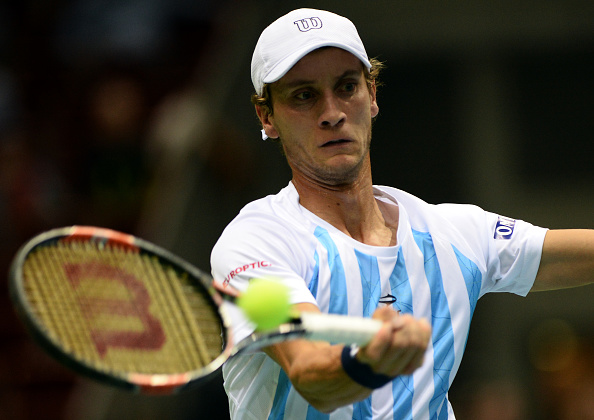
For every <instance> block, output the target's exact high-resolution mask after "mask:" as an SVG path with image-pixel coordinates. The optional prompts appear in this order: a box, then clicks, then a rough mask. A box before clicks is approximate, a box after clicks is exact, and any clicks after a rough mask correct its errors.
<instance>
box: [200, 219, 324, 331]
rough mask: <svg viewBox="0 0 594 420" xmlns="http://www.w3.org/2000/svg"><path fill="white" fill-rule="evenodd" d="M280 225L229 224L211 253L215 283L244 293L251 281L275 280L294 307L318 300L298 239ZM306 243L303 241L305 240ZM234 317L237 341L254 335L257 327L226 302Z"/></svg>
mask: <svg viewBox="0 0 594 420" xmlns="http://www.w3.org/2000/svg"><path fill="white" fill-rule="evenodd" d="M292 235H294V234H293V233H292V232H291V231H289V230H288V229H286V228H284V227H283V226H282V225H281V224H280V223H277V222H275V221H273V220H266V222H265V223H262V221H260V223H251V221H249V220H246V221H243V222H241V221H240V222H239V223H234V224H232V225H230V226H229V227H228V228H227V229H226V230H225V231H224V232H223V234H222V235H221V237H220V238H219V240H218V241H217V243H216V245H215V246H214V248H213V251H212V253H211V269H212V275H213V278H214V279H215V281H217V282H219V283H220V284H221V285H222V286H223V288H224V287H233V288H235V289H237V290H239V291H240V292H241V291H245V290H246V288H247V286H248V284H249V281H250V279H252V278H274V279H276V280H278V281H281V282H282V283H284V284H285V285H286V286H287V288H288V289H289V293H290V301H291V303H292V304H297V303H304V302H307V303H312V304H314V305H315V304H316V302H315V299H314V297H313V295H312V294H311V292H310V291H309V289H308V288H307V286H306V282H305V276H306V275H307V271H308V270H307V265H306V259H304V258H303V257H304V255H305V252H304V250H303V247H302V246H297V243H299V242H296V241H297V239H296V238H294V237H293V236H292ZM302 242H303V241H302ZM225 305H226V310H227V311H228V313H229V315H230V317H231V325H232V328H233V335H234V339H235V341H236V342H239V341H241V340H242V339H243V338H245V337H247V336H248V335H249V334H251V333H252V332H253V331H254V329H255V326H254V325H253V324H252V323H251V322H249V321H248V320H247V319H246V318H245V316H244V315H243V313H242V312H241V310H239V308H237V307H236V306H235V305H233V304H231V303H225Z"/></svg>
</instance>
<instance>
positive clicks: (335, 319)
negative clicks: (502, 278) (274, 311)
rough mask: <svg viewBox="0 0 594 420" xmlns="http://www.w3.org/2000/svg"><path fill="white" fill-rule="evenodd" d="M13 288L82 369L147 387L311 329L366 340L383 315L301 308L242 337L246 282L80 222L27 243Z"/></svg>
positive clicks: (169, 389) (337, 339)
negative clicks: (231, 282) (233, 304)
mask: <svg viewBox="0 0 594 420" xmlns="http://www.w3.org/2000/svg"><path fill="white" fill-rule="evenodd" d="M10 294H11V298H12V300H13V303H14V305H15V307H16V310H17V313H18V314H19V316H20V317H21V319H22V320H23V322H24V324H25V326H26V327H27V330H28V331H29V332H30V333H31V335H32V336H33V338H34V339H35V340H36V341H37V343H38V344H39V345H40V346H41V347H42V348H43V349H45V350H46V351H47V352H48V353H50V354H51V355H53V356H54V357H55V358H57V359H58V360H59V361H61V362H62V363H64V364H65V365H67V366H68V367H70V368H72V369H74V370H75V371H76V372H79V373H81V374H84V375H87V376H89V377H92V378H94V379H97V380H100V381H103V382H106V383H108V384H110V385H115V386H119V387H122V388H127V389H129V390H132V391H134V392H136V393H142V394H171V393H176V392H178V391H180V390H183V389H185V388H187V387H189V386H190V385H191V384H198V383H201V382H204V381H206V380H208V379H209V378H210V377H211V376H212V375H213V374H214V373H215V372H217V370H218V369H219V368H220V367H221V366H222V364H223V363H224V362H225V361H226V360H227V359H228V358H229V357H232V356H234V355H236V354H238V353H241V352H246V351H255V350H258V349H260V348H262V347H265V346H269V345H271V344H274V343H278V342H281V341H286V340H291V339H296V338H306V339H311V340H323V341H329V342H333V343H344V344H351V343H353V344H358V345H365V344H366V343H367V342H369V340H370V339H371V337H372V336H373V335H374V334H375V333H376V332H377V331H378V330H379V328H380V325H381V323H380V322H379V321H377V320H373V319H369V318H352V317H345V316H338V315H328V314H318V313H302V314H300V315H295V317H294V318H293V319H291V320H290V322H287V323H285V324H282V325H280V326H278V328H276V329H274V330H271V331H266V332H263V333H254V334H252V335H251V336H249V337H248V338H246V339H245V340H242V342H241V343H234V342H233V336H232V334H231V321H230V317H229V314H228V312H227V305H225V304H223V302H224V301H225V300H230V301H233V300H234V299H236V298H237V297H239V292H237V291H236V290H233V289H232V288H231V287H229V286H227V287H223V286H222V285H221V284H220V283H218V282H216V281H214V280H213V279H212V278H211V277H210V276H209V275H207V274H206V273H204V272H203V271H201V270H199V269H197V268H195V267H194V266H192V265H191V264H189V263H187V262H186V261H184V260H183V259H181V258H179V257H177V256H175V255H174V254H172V253H171V252H168V251H166V250H164V249H162V248H160V247H158V246H156V245H154V244H152V243H150V242H148V241H145V240H142V239H140V238H136V237H134V236H132V235H128V234H124V233H121V232H117V231H113V230H109V229H104V228H97V227H90V226H72V227H66V228H59V229H54V230H50V231H48V232H44V233H42V234H40V235H38V236H36V237H34V238H32V239H31V240H29V241H28V242H27V243H26V244H25V245H23V247H22V248H21V249H20V250H19V251H18V253H17V255H16V256H15V258H14V260H13V262H12V265H11V268H10Z"/></svg>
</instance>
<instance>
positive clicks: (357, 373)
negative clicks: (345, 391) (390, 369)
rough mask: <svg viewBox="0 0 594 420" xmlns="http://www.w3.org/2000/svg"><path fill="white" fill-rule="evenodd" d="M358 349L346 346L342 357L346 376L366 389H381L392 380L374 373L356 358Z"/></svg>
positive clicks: (341, 360)
mask: <svg viewBox="0 0 594 420" xmlns="http://www.w3.org/2000/svg"><path fill="white" fill-rule="evenodd" d="M357 350H358V349H357V348H353V347H351V346H344V348H343V349H342V354H341V355H340V362H341V363H342V368H343V369H344V371H345V372H346V374H347V375H348V376H349V378H351V379H352V380H353V381H355V382H357V383H358V384H359V385H363V386H364V387H366V388H370V389H377V388H381V387H382V386H384V385H385V384H387V383H388V382H391V381H392V379H394V378H390V377H389V376H386V375H382V374H378V373H374V372H373V370H371V367H370V366H369V365H367V364H365V363H361V362H360V361H358V360H357V358H356V357H355V356H356V355H357Z"/></svg>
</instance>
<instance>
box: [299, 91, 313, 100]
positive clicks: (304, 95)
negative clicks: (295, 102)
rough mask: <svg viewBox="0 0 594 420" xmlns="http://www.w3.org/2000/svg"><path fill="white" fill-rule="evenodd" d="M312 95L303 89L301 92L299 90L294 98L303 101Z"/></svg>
mask: <svg viewBox="0 0 594 420" xmlns="http://www.w3.org/2000/svg"><path fill="white" fill-rule="evenodd" d="M312 96H313V95H312V93H311V92H309V91H303V92H299V93H298V94H297V95H295V98H296V99H299V100H301V101H305V100H308V99H311V97H312Z"/></svg>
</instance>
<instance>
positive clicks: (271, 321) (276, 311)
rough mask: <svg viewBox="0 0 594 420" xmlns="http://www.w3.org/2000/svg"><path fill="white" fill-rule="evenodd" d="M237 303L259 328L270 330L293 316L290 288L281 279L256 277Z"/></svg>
mask: <svg viewBox="0 0 594 420" xmlns="http://www.w3.org/2000/svg"><path fill="white" fill-rule="evenodd" d="M237 305H238V306H239V307H240V308H241V309H242V310H243V312H244V313H245V315H246V316H247V317H248V319H249V320H250V321H252V322H253V323H254V324H256V329H257V330H270V329H272V328H276V327H277V326H279V325H280V324H282V323H284V322H287V321H288V320H289V319H290V317H291V304H290V303H289V290H288V289H287V287H286V286H285V285H284V284H282V283H281V282H279V281H275V280H271V279H262V278H255V279H252V280H250V283H249V285H248V288H247V290H246V291H245V292H244V293H243V294H242V295H241V296H240V297H239V298H238V300H237Z"/></svg>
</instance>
